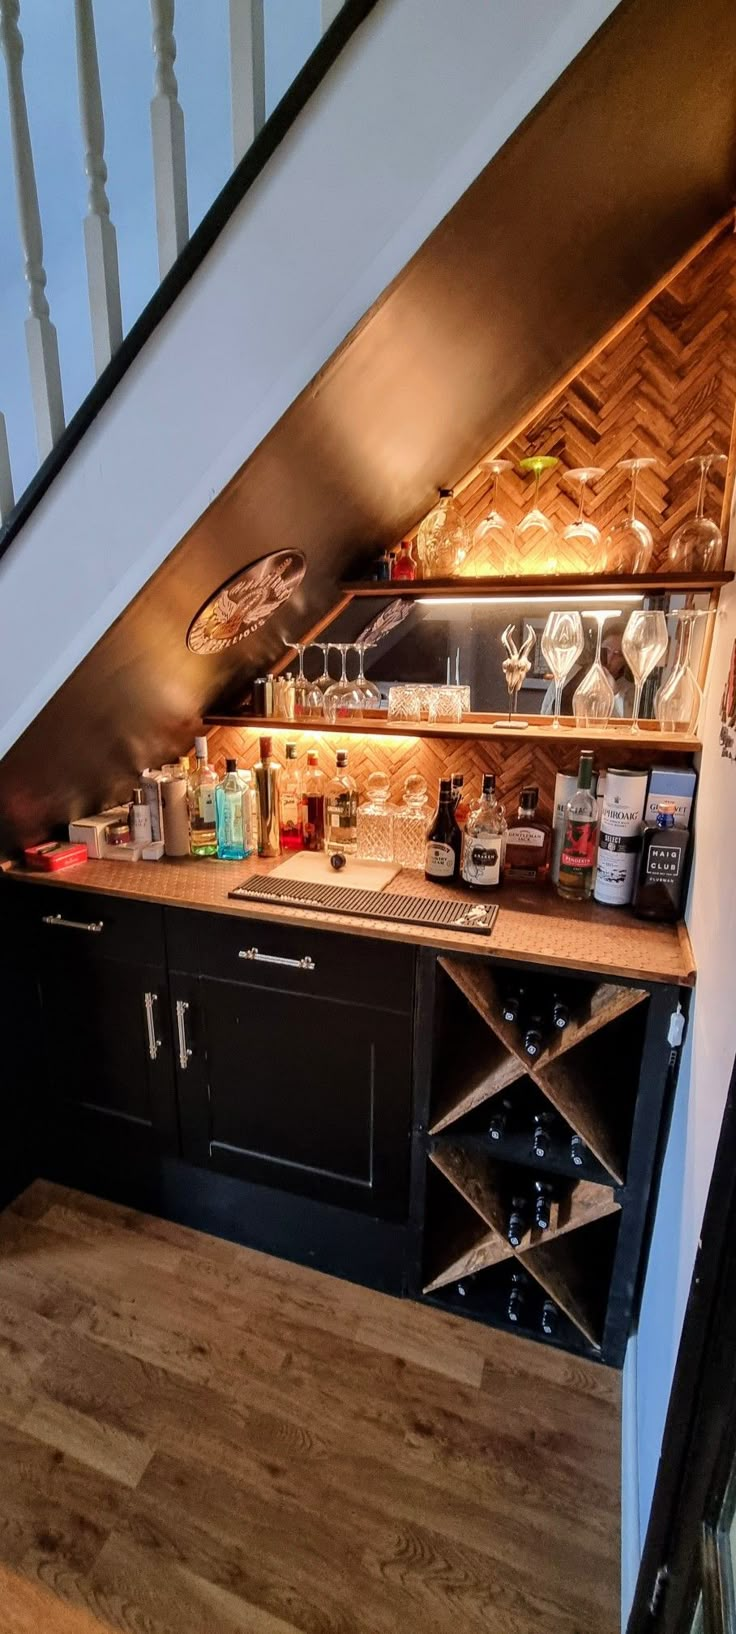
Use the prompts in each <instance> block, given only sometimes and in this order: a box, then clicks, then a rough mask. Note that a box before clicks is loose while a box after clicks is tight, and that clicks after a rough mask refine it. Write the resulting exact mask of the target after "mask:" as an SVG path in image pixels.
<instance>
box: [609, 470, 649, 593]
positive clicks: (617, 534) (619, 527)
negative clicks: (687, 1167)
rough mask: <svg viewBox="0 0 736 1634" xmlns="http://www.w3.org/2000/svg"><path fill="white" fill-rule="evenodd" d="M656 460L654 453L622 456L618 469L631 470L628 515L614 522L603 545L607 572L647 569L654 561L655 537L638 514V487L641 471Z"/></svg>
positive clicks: (643, 570)
mask: <svg viewBox="0 0 736 1634" xmlns="http://www.w3.org/2000/svg"><path fill="white" fill-rule="evenodd" d="M656 464H657V461H656V459H654V458H652V457H647V458H646V459H644V458H639V459H633V460H619V469H620V470H621V471H630V472H631V492H630V494H629V509H628V512H627V514H626V516H625V517H624V519H623V521H622V522H615V523H614V525H613V527H612V528H611V530H610V533H609V535H608V538H607V539H606V541H605V544H604V547H603V549H604V553H605V571H606V572H607V573H646V571H647V568H648V567H649V565H650V563H651V560H652V550H653V548H654V540H653V538H652V534H651V531H650V529H649V528H648V527H647V525H646V522H642V520H641V517H639V516H637V515H636V491H637V486H638V482H639V472H640V471H643V470H644V469H645V468H646V467H647V466H650V465H656Z"/></svg>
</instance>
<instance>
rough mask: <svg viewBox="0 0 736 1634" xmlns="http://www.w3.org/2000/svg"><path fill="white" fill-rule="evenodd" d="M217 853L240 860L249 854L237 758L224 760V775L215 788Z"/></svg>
mask: <svg viewBox="0 0 736 1634" xmlns="http://www.w3.org/2000/svg"><path fill="white" fill-rule="evenodd" d="M215 811H216V816H217V855H218V857H222V858H224V860H225V861H227V862H240V861H242V859H243V858H244V857H247V856H248V855H249V851H248V850H247V849H246V844H245V834H244V828H243V779H242V777H241V775H240V772H239V771H238V763H237V760H226V761H225V776H224V777H223V780H222V782H221V783H220V784H219V785H218V788H217V789H216V790H215Z"/></svg>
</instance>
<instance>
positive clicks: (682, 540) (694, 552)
mask: <svg viewBox="0 0 736 1634" xmlns="http://www.w3.org/2000/svg"><path fill="white" fill-rule="evenodd" d="M725 458H726V456H725V454H694V455H693V457H692V459H689V460H686V461H685V464H686V465H697V466H698V467H699V469H700V481H699V483H698V498H697V503H696V506H695V515H694V516H689V517H688V519H687V521H686V522H681V523H680V526H679V528H675V531H674V533H673V535H672V538H671V539H670V545H669V550H668V552H667V563H668V566H669V567H671V568H680V569H681V570H682V572H683V573H716V572H717V571H718V569H719V567H721V566H722V561H723V534H722V533H721V530H720V528H719V526H718V523H717V522H713V521H711V519H710V517H707V516H706V515H705V492H706V486H707V482H708V472H709V471H710V468H711V466H712V465H715V464H717V463H718V462H720V461H721V460H725Z"/></svg>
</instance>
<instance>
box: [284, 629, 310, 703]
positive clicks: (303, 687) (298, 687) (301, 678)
mask: <svg viewBox="0 0 736 1634" xmlns="http://www.w3.org/2000/svg"><path fill="white" fill-rule="evenodd" d="M309 645H310V642H308V641H286V640H284V646H285V647H288V648H289V649H290V650H291V651H293V652H295V653H297V655H298V658H299V669H298V671H297V676H296V680H295V682H294V715H295V716H297V715H304V714H305V701H306V697H307V694H308V692H309V691H310V685H311V683H310V682H309V681H308V680H307V677H306V675H305V674H304V654H305V652H306V650H307V647H308V646H309Z"/></svg>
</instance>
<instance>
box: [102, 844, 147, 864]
mask: <svg viewBox="0 0 736 1634" xmlns="http://www.w3.org/2000/svg"><path fill="white" fill-rule="evenodd" d="M100 844H101V846H102V849H101V851H100V857H101V858H102V859H103V860H104V861H105V862H140V860H141V857H142V856H143V846H142V845H111V844H110V842H109V840H101V842H100Z"/></svg>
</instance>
